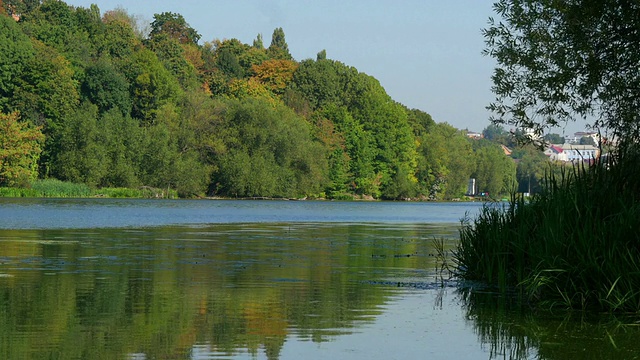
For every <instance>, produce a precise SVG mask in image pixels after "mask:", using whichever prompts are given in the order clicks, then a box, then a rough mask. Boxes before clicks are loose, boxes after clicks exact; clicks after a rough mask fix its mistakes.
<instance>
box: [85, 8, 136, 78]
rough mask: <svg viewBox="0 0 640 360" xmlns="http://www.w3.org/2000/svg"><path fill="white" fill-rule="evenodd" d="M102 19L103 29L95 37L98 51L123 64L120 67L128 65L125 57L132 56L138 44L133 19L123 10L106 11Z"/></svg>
mask: <svg viewBox="0 0 640 360" xmlns="http://www.w3.org/2000/svg"><path fill="white" fill-rule="evenodd" d="M102 21H103V22H104V24H105V29H104V33H103V35H102V37H101V38H96V42H97V47H98V52H99V53H100V54H101V55H108V56H110V57H111V58H112V60H113V61H115V62H116V63H118V64H123V65H122V67H126V66H128V63H127V59H129V58H130V57H132V56H133V53H134V51H135V49H136V47H137V46H139V45H140V41H139V39H138V38H137V36H136V34H135V32H134V29H133V27H132V25H131V23H132V22H133V21H134V20H132V19H131V18H130V17H129V15H128V14H127V13H126V12H125V11H124V10H113V11H108V12H106V13H105V14H104V15H103V17H102ZM122 67H121V69H122Z"/></svg>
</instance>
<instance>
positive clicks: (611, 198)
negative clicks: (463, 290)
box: [454, 147, 640, 312]
mask: <svg viewBox="0 0 640 360" xmlns="http://www.w3.org/2000/svg"><path fill="white" fill-rule="evenodd" d="M638 156H640V152H639V151H638V148H637V147H626V148H624V149H622V150H620V152H619V153H617V154H616V156H615V160H616V161H612V162H609V163H606V164H605V163H598V164H596V165H594V166H591V167H586V166H577V167H570V168H566V169H564V170H563V171H562V172H561V174H560V175H558V176H555V175H549V176H547V177H546V178H545V179H544V180H543V190H542V192H541V193H540V194H537V195H535V196H534V197H532V198H530V200H529V201H525V199H523V198H518V197H515V196H512V198H511V200H510V202H509V206H508V207H504V208H502V207H496V206H493V207H492V206H491V205H488V206H486V207H484V208H483V209H482V211H481V213H480V214H479V216H478V217H477V218H476V219H474V220H473V221H468V222H466V223H465V224H464V226H463V227H462V229H461V231H460V243H459V245H458V247H457V248H456V250H455V252H454V262H455V264H456V273H457V275H458V276H459V277H461V278H464V279H470V280H479V281H483V282H487V283H489V284H491V285H495V286H496V287H497V288H498V289H499V290H501V291H508V290H513V289H515V290H516V291H517V292H518V293H519V294H520V295H523V296H525V297H526V299H528V300H530V301H532V302H533V303H536V304H537V305H540V306H545V307H555V306H564V307H570V308H580V309H593V310H597V311H614V312H640V286H639V285H638V284H640V204H639V202H638V200H639V199H640V161H639V160H640V157H638Z"/></svg>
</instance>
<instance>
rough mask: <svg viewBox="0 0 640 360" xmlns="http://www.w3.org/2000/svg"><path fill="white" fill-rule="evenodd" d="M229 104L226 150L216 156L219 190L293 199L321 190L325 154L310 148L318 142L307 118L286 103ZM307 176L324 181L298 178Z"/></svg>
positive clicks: (228, 193) (236, 193) (238, 194)
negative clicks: (314, 139)
mask: <svg viewBox="0 0 640 360" xmlns="http://www.w3.org/2000/svg"><path fill="white" fill-rule="evenodd" d="M226 106H227V108H226V111H225V112H226V114H225V122H226V125H225V129H224V130H223V131H224V132H225V134H224V135H223V136H224V137H225V139H226V151H225V152H224V153H222V154H220V155H219V156H218V159H219V160H218V164H219V170H218V171H217V172H216V174H215V177H214V184H215V188H216V191H217V192H218V193H220V194H226V195H231V196H286V197H290V196H301V195H305V194H314V193H316V194H317V193H319V192H320V191H321V190H322V186H324V184H323V177H324V174H323V169H325V168H326V165H325V156H324V155H323V154H322V153H319V154H318V153H315V152H314V151H310V150H312V148H313V147H314V146H315V145H314V143H313V140H312V138H311V132H310V128H309V125H308V124H307V123H306V122H305V121H304V120H303V119H301V118H299V117H298V116H297V115H296V114H295V113H294V112H293V111H292V110H290V109H289V108H287V107H285V106H284V105H276V106H275V108H274V107H273V106H272V105H271V104H270V103H269V102H266V101H263V100H258V99H256V100H253V99H246V100H245V101H243V102H239V101H237V100H234V101H230V102H229V103H228V105H226ZM318 155H320V156H318ZM307 177H311V178H314V177H318V178H319V179H317V180H321V181H315V182H314V183H313V184H309V183H305V182H302V183H301V182H300V180H301V178H307ZM310 185H313V187H311V188H310V187H309V186H310Z"/></svg>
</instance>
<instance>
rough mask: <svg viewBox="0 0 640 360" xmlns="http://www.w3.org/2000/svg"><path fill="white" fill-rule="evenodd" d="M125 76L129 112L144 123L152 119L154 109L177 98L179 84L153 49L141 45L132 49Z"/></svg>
mask: <svg viewBox="0 0 640 360" xmlns="http://www.w3.org/2000/svg"><path fill="white" fill-rule="evenodd" d="M126 75H127V78H128V81H129V83H130V84H131V86H130V88H129V89H130V92H131V96H132V99H133V110H132V116H133V117H135V118H136V119H140V120H142V121H144V122H145V123H151V122H153V121H155V117H156V113H157V112H158V110H159V109H160V108H161V107H162V106H163V105H165V104H168V103H170V102H174V101H176V100H177V98H178V96H179V94H180V85H179V84H178V82H177V80H176V79H175V77H173V76H172V75H171V73H170V72H169V71H168V70H167V69H166V68H165V67H164V66H163V65H162V63H161V62H160V60H159V59H158V57H157V56H156V54H155V53H153V52H152V51H150V50H148V49H141V50H138V51H136V52H135V53H134V55H133V59H132V61H131V66H130V68H128V69H127V73H126Z"/></svg>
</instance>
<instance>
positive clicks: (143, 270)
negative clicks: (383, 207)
mask: <svg viewBox="0 0 640 360" xmlns="http://www.w3.org/2000/svg"><path fill="white" fill-rule="evenodd" d="M249 230H250V231H249ZM243 231H245V232H243ZM418 233H420V234H421V236H422V237H424V234H423V233H422V229H420V230H415V229H414V230H411V229H409V230H407V231H398V230H397V229H386V228H384V229H383V228H380V229H373V228H371V227H367V226H355V225H344V226H336V225H331V226H325V227H309V228H305V227H304V226H297V227H294V228H293V229H292V228H291V227H288V228H286V229H285V230H282V229H281V228H280V227H278V226H276V225H254V227H253V228H251V229H247V228H243V227H242V226H236V225H234V226H217V227H213V228H211V229H198V230H197V231H193V232H190V231H186V230H185V229H183V228H177V229H172V228H155V229H145V230H144V231H138V230H135V231H134V230H126V231H123V230H118V229H104V230H92V231H90V232H86V231H80V230H78V231H70V230H60V231H57V230H55V231H51V230H44V231H40V230H33V231H16V232H8V231H5V232H4V233H3V234H4V235H5V236H8V234H11V237H12V238H16V239H42V240H43V241H34V242H25V241H23V240H18V241H16V242H11V241H3V246H2V247H0V258H2V259H9V260H6V261H4V262H3V263H0V274H2V273H6V274H7V275H6V277H5V278H0V299H2V303H1V304H2V310H3V311H0V338H2V339H3V341H4V342H3V346H0V358H2V359H12V358H23V357H24V356H25V354H27V355H26V356H27V357H30V358H49V357H52V356H53V357H56V358H65V359H76V358H83V359H92V358H114V359H115V358H123V356H124V357H126V356H125V354H145V356H146V357H147V358H149V359H152V358H153V359H156V358H171V359H189V358H191V355H192V353H193V352H194V351H195V350H194V349H195V347H196V346H199V349H205V350H204V351H207V350H206V349H209V351H210V352H214V353H216V354H220V355H228V356H233V355H234V354H238V353H239V352H242V351H247V352H248V353H249V354H253V355H257V354H258V353H260V352H262V351H264V353H265V355H266V356H267V357H268V358H269V359H277V358H279V356H280V353H281V351H282V348H283V346H284V344H285V341H286V339H287V337H289V336H296V337H298V338H300V339H303V340H306V341H315V342H323V341H330V340H331V339H333V338H335V337H336V336H339V335H341V334H345V333H349V332H351V331H353V328H355V327H357V326H359V324H362V323H363V322H368V321H372V320H373V319H375V317H376V316H377V315H378V314H380V312H381V310H380V306H381V305H383V304H384V303H385V302H386V301H387V300H388V298H389V297H390V296H391V295H392V293H393V291H392V290H391V289H389V288H388V287H384V286H372V285H371V284H370V282H368V281H370V280H372V275H371V274H370V270H371V269H376V271H377V274H378V275H377V276H383V275H380V274H383V273H385V270H384V269H385V268H388V269H394V270H393V271H397V269H399V268H401V267H407V268H410V269H424V268H428V267H429V266H432V265H429V264H430V262H431V261H433V257H428V256H413V254H416V253H421V254H426V253H428V252H429V251H428V248H427V247H428V246H429V245H430V243H431V240H430V239H427V240H424V242H422V240H421V241H416V240H414V239H415V238H416V237H417V234H418ZM191 238H193V239H191ZM49 239H64V241H60V242H52V241H50V240H49ZM158 239H164V240H162V241H158ZM171 239H176V240H175V241H174V240H171ZM398 255H402V256H398ZM362 269H367V271H363V270H362ZM24 329H29V330H28V331H26V332H25V330H24ZM45 334H46V336H45ZM5 345H6V346H5ZM54 355H55V356H54Z"/></svg>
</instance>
